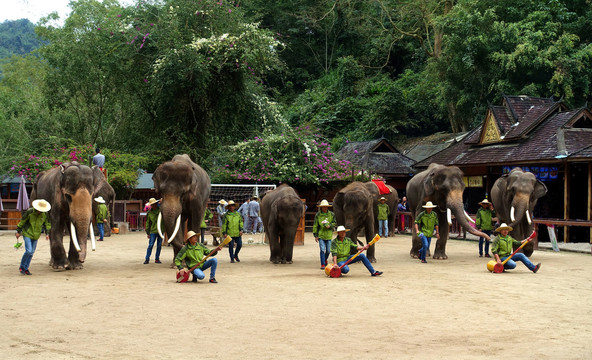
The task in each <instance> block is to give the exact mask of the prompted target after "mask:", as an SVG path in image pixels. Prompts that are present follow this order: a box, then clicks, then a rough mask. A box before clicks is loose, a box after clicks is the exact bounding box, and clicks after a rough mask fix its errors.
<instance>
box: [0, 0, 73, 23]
mask: <svg viewBox="0 0 592 360" xmlns="http://www.w3.org/2000/svg"><path fill="white" fill-rule="evenodd" d="M69 2H70V0H0V4H1V5H0V22H4V21H5V20H18V19H23V18H25V19H29V20H30V21H31V22H32V23H37V22H38V21H39V19H40V18H42V17H43V16H45V15H47V14H49V13H51V12H53V11H57V12H58V14H59V15H60V18H61V20H62V21H63V20H64V19H65V18H66V17H68V14H69V13H70V8H69V7H68V3H69Z"/></svg>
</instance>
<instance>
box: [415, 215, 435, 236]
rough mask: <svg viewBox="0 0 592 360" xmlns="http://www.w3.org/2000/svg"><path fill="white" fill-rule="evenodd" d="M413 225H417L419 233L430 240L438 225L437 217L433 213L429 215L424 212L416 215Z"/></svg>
mask: <svg viewBox="0 0 592 360" xmlns="http://www.w3.org/2000/svg"><path fill="white" fill-rule="evenodd" d="M415 223H416V224H419V232H421V233H422V234H424V235H425V237H427V238H431V237H432V235H433V234H434V229H435V228H436V225H438V215H436V213H435V212H434V211H432V212H430V213H429V214H428V213H427V212H426V211H425V210H424V211H422V212H420V213H419V215H417V218H416V219H415Z"/></svg>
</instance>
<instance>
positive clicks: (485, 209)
mask: <svg viewBox="0 0 592 360" xmlns="http://www.w3.org/2000/svg"><path fill="white" fill-rule="evenodd" d="M479 205H481V207H480V208H479V210H477V217H476V219H475V226H476V227H477V230H479V231H481V232H482V233H484V234H487V235H491V230H493V225H492V223H491V219H492V218H494V217H495V210H493V204H492V203H490V202H489V201H488V200H487V199H483V201H481V202H480V203H479ZM483 243H485V257H491V256H490V255H489V240H487V239H486V238H484V237H479V257H483Z"/></svg>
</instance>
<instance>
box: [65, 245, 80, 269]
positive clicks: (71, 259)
mask: <svg viewBox="0 0 592 360" xmlns="http://www.w3.org/2000/svg"><path fill="white" fill-rule="evenodd" d="M83 267H84V266H83V265H82V263H81V262H80V254H79V253H78V250H76V247H74V242H73V241H72V240H71V239H70V249H69V250H68V265H67V267H66V268H67V269H68V270H80V269H82V268H83Z"/></svg>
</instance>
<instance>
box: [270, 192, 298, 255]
mask: <svg viewBox="0 0 592 360" xmlns="http://www.w3.org/2000/svg"><path fill="white" fill-rule="evenodd" d="M302 216H304V204H303V203H302V201H301V200H300V196H298V193H296V191H295V190H294V189H293V188H292V187H291V186H289V185H286V184H284V185H281V186H279V187H278V188H277V189H275V190H272V191H268V192H266V193H265V194H264V195H263V198H262V200H261V219H262V220H263V227H264V229H265V235H266V236H267V239H268V240H269V250H270V252H271V254H270V256H269V261H271V262H272V263H274V264H278V263H282V264H291V263H292V253H293V251H294V238H295V236H296V229H297V228H298V223H299V222H300V219H301V218H302Z"/></svg>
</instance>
